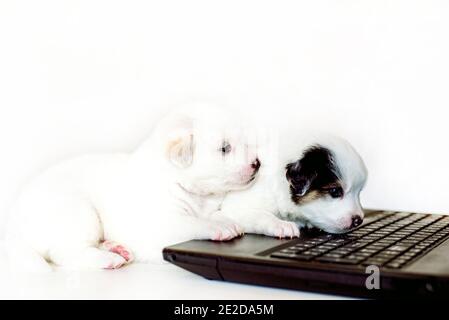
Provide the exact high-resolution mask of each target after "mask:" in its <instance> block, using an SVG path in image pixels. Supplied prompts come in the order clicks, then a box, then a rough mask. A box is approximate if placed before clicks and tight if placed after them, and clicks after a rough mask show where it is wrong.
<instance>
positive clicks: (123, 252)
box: [100, 240, 134, 264]
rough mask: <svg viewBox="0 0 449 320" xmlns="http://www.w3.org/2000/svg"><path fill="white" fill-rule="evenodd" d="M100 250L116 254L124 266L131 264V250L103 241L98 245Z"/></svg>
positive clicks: (112, 242) (115, 243)
mask: <svg viewBox="0 0 449 320" xmlns="http://www.w3.org/2000/svg"><path fill="white" fill-rule="evenodd" d="M100 249H102V250H106V251H109V252H113V253H115V254H118V255H119V256H121V257H122V258H123V259H124V260H125V264H126V263H131V262H132V261H133V260H134V255H133V253H132V252H131V250H129V249H128V248H126V247H125V246H123V245H121V244H118V243H117V242H114V241H109V240H106V241H103V242H102V243H101V244H100Z"/></svg>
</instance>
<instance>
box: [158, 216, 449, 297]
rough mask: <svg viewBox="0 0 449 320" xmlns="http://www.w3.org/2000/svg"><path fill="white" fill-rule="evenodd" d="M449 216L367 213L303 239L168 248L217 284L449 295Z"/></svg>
mask: <svg viewBox="0 0 449 320" xmlns="http://www.w3.org/2000/svg"><path fill="white" fill-rule="evenodd" d="M448 238H449V216H445V215H437V214H423V213H410V212H392V211H376V210H365V219H364V223H363V224H362V225H361V226H360V227H359V228H357V229H355V230H353V231H351V232H349V233H346V234H343V235H332V234H327V233H324V232H322V231H320V230H316V229H303V230H301V236H300V238H295V239H276V238H272V237H267V236H262V235H251V234H249V235H245V236H243V237H241V238H237V239H234V240H232V241H228V242H214V241H202V240H193V241H188V242H184V243H180V244H176V245H173V246H169V247H167V248H165V249H164V250H163V256H164V259H165V260H166V261H169V262H171V263H173V264H175V265H177V266H179V267H181V268H184V269H186V270H188V271H191V272H193V273H196V274H198V275H201V276H203V277H204V278H206V279H210V280H221V281H232V282H239V283H246V284H253V285H261V286H271V287H279V288H287V289H294V290H306V291H314V292H320V293H330V294H342V295H349V296H356V297H372V298H401V297H410V296H412V297H413V296H424V297H446V298H447V297H448V296H449V240H448Z"/></svg>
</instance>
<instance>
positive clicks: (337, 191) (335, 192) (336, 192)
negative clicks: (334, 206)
mask: <svg viewBox="0 0 449 320" xmlns="http://www.w3.org/2000/svg"><path fill="white" fill-rule="evenodd" d="M327 192H328V193H329V195H330V196H331V197H332V198H341V197H343V194H344V192H343V189H342V188H341V187H334V188H330V189H327Z"/></svg>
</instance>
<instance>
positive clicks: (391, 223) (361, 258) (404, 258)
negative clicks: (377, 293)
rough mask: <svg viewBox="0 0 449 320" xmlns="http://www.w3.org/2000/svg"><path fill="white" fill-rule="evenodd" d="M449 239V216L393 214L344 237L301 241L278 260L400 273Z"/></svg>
mask: <svg viewBox="0 0 449 320" xmlns="http://www.w3.org/2000/svg"><path fill="white" fill-rule="evenodd" d="M448 237H449V216H441V215H432V214H420V213H403V212H396V213H394V212H392V213H385V214H382V215H379V216H378V217H377V219H376V220H374V221H371V222H369V223H367V224H363V225H362V226H361V227H360V228H358V229H356V230H353V231H351V232H349V233H347V234H344V235H331V234H322V235H318V236H316V237H313V238H307V239H300V240H298V241H297V242H295V244H294V245H291V246H289V247H284V248H282V249H280V250H278V251H275V252H272V253H271V256H272V257H274V258H282V259H292V260H300V261H318V262H323V263H337V264H346V265H363V266H366V265H377V266H379V267H386V268H393V269H398V268H401V267H404V266H405V265H407V264H408V263H410V262H411V261H413V260H416V259H418V258H419V257H421V256H423V254H424V253H426V252H427V251H428V250H429V249H431V248H432V247H434V246H436V245H437V244H438V243H440V242H442V241H444V240H446V239H447V238H448Z"/></svg>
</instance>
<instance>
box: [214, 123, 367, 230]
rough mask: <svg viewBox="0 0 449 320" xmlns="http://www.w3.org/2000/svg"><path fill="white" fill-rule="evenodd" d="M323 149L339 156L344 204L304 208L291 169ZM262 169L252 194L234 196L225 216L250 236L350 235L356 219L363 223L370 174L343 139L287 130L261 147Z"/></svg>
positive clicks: (322, 202)
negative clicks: (304, 230)
mask: <svg viewBox="0 0 449 320" xmlns="http://www.w3.org/2000/svg"><path fill="white" fill-rule="evenodd" d="M317 144H319V145H321V146H323V147H326V148H328V149H329V150H331V151H332V153H333V154H334V155H335V161H336V165H337V167H338V168H339V171H340V172H341V174H342V177H341V178H342V182H343V188H344V191H345V195H344V197H343V198H342V199H332V198H331V197H323V198H319V199H316V200H313V201H311V202H309V203H306V204H304V205H296V204H295V203H294V202H293V201H292V200H291V195H290V192H289V182H288V181H287V179H286V175H285V173H286V169H285V168H286V165H287V164H289V163H292V162H296V161H297V160H298V159H300V158H301V155H302V154H303V152H304V151H305V150H306V149H307V148H308V147H310V146H313V145H317ZM258 152H259V153H258V157H259V159H260V161H261V163H262V166H261V168H260V171H259V174H258V177H257V180H256V183H255V184H254V185H253V186H252V187H250V188H249V189H246V190H243V191H239V192H234V193H231V194H229V195H228V196H227V197H226V199H225V201H224V202H223V205H222V214H223V215H225V216H226V217H228V218H230V219H232V220H234V221H235V222H236V223H238V224H239V225H240V226H241V227H243V228H244V230H245V232H247V233H256V234H265V235H268V236H275V237H281V238H282V237H297V236H299V228H301V227H303V226H315V227H318V228H320V229H323V230H325V231H328V232H331V233H342V232H346V231H348V227H349V225H350V224H351V219H352V216H354V215H359V216H360V217H361V218H363V211H362V209H361V205H360V200H359V193H360V191H361V189H362V188H363V186H364V184H365V181H366V177H367V171H366V168H365V165H364V163H363V161H362V159H361V158H360V156H359V155H358V154H357V152H356V151H355V150H354V149H353V148H352V147H351V145H350V144H349V143H348V142H346V141H345V140H343V139H340V138H337V137H332V136H329V135H326V134H320V133H316V134H313V133H311V132H306V131H304V130H298V129H296V130H291V129H289V130H286V131H285V130H284V131H281V133H278V134H273V135H269V136H267V137H265V139H263V142H262V143H260V145H259V150H258Z"/></svg>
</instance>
